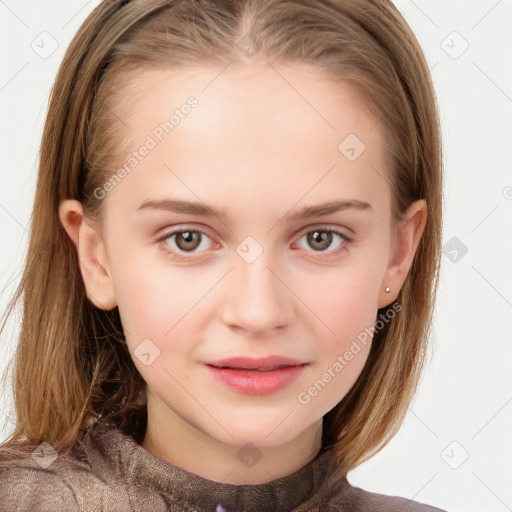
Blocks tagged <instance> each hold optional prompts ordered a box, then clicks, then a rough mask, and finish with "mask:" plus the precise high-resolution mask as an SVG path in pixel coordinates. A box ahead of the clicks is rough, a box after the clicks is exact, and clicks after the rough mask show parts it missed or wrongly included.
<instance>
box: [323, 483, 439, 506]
mask: <svg viewBox="0 0 512 512" xmlns="http://www.w3.org/2000/svg"><path fill="white" fill-rule="evenodd" d="M347 483H348V480H346V484H347ZM342 494H343V496H339V499H336V498H335V499H334V500H333V502H332V504H333V505H334V507H333V508H332V511H333V512H334V511H335V510H338V509H337V508H336V505H338V504H339V505H340V508H339V510H343V511H345V510H346V511H347V512H366V511H368V510H378V511H379V512H396V511H398V510H399V511H400V512H446V511H445V510H442V509H440V508H436V507H434V506H432V505H427V504H424V503H420V502H418V501H413V500H412V499H408V498H402V497H399V496H388V495H386V494H379V493H375V492H370V491H366V490H364V489H361V488H360V487H355V486H352V485H351V484H350V483H348V485H347V486H346V487H345V489H344V491H343V493H342Z"/></svg>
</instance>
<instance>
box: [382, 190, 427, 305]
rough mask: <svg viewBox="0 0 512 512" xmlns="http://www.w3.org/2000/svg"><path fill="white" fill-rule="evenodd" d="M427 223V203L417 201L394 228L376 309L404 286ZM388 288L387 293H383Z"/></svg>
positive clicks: (389, 301)
mask: <svg viewBox="0 0 512 512" xmlns="http://www.w3.org/2000/svg"><path fill="white" fill-rule="evenodd" d="M426 221H427V203H426V202H425V200H424V199H419V200H418V201H415V202H414V203H412V204H411V205H410V206H409V208H408V209H407V211H406V212H405V214H404V216H403V217H402V220H401V221H400V223H399V224H398V226H397V227H396V231H395V237H394V243H393V244H392V247H391V252H390V259H389V264H388V268H387V270H386V275H385V277H384V280H383V283H382V286H381V292H380V293H379V299H378V308H383V307H386V306H388V305H389V304H391V303H392V302H394V301H395V300H396V298H397V296H398V293H399V292H400V289H401V288H402V285H403V284H404V281H405V279H406V278H407V274H408V273H409V269H410V268H411V265H412V262H413V260H414V254H415V253H416V249H417V248H418V244H419V243H420V240H421V236H422V235H423V231H424V229H425V224H426ZM387 286H388V287H389V288H390V291H389V293H387V292H386V291H385V288H386V287H387Z"/></svg>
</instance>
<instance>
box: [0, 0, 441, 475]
mask: <svg viewBox="0 0 512 512" xmlns="http://www.w3.org/2000/svg"><path fill="white" fill-rule="evenodd" d="M244 38H245V41H249V42H250V44H253V48H255V49H257V51H255V53H254V54H253V55H248V54H247V52H244V51H242V49H243V41H244ZM240 41H242V44H241V43H240ZM251 59H252V61H253V62H256V61H257V60H260V61H261V62H265V61H266V62H269V63H270V62H272V63H276V64H279V63H284V64H289V63H292V64H293V63H294V62H295V63H309V64H311V65H313V66H315V67H316V68H317V69H318V70H322V71H324V72H326V73H327V74H328V76H329V77H331V78H332V79H333V80H337V81H340V82H341V81H347V82H349V83H350V84H352V85H354V86H355V87H357V88H358V90H359V91H360V93H361V95H362V97H364V99H365V102H366V104H367V106H368V108H369V109H371V111H372V112H373V113H374V114H375V116H376V118H377V119H378V120H379V122H380V123H382V127H383V133H384V134H385V139H386V148H387V155H388V158H389V161H390V162H391V169H392V173H391V174H392V178H391V183H390V184H391V187H392V192H393V220H394V221H395V222H396V221H398V220H399V219H400V218H401V216H402V215H403V213H404V212H405V210H406V209H407V207H408V206H409V205H410V204H411V203H412V202H413V201H415V200H417V199H425V200H426V203H427V219H426V226H425V230H424V233H423V236H422V238H421V240H420V244H419V247H418V249H417V251H416V254H415V258H414V261H413V264H412V267H411V269H410V272H409V274H408V276H407V278H406V280H405V283H404V285H403V287H402V289H401V290H400V293H399V295H398V297H397V303H399V304H400V306H401V310H400V312H399V313H397V314H394V317H393V318H392V320H390V321H387V322H386V323H385V326H384V327H383V328H382V329H379V330H378V331H376V332H375V335H374V338H373V342H372V346H371V350H370V354H369V357H368V360H367V362H366V365H365V367H364V368H363V371H362V373H361V374H360V376H359V378H358V379H357V381H356V383H355V384H354V386H353V387H352V388H351V389H350V391H349V392H348V394H347V395H346V396H345V397H344V398H343V400H341V402H340V403H339V404H338V405H337V406H336V407H334V409H332V410H331V411H330V412H329V413H328V414H326V416H325V417H324V433H323V441H324V444H325V445H328V446H332V447H333V448H334V449H335V451H336V453H337V455H338V459H339V463H340V471H342V472H344V473H346V472H348V471H349V470H350V469H352V468H354V467H355V466H357V465H358V464H360V463H361V462H362V461H364V460H365V459H367V458H368V457H370V456H371V455H373V454H374V453H376V452H377V451H379V450H380V449H381V448H382V447H383V446H385V445H386V444H387V442H388V441H389V440H390V439H391V437H392V436H393V435H394V434H395V433H396V431H397V430H398V428H399V426H400V424H401V422H402V420H403V418H404V415H405V413H406V411H407V407H408V404H409V403H410V400H411V399H412V397H413V394H414V393H415V391H416V388H417V384H418V381H419V377H420V374H421V370H422V368H423V366H424V363H425V360H426V355H427V348H428V342H429V335H430V327H431V323H432V315H433V307H434V300H435V294H436V292H437V286H438V274H439V264H440V247H441V227H442V202H443V201H442V144H441V133H440V126H439V117H438V110H437V104H436V98H435V92H434V88H433V85H432V81H431V77H430V71H429V68H428V66H427V63H426V59H425V57H424V55H423V52H422V50H421V48H420V45H419V43H418V41H417V39H416V38H415V36H414V34H413V33H412V31H411V29H410V27H409V26H408V24H407V23H406V21H405V20H404V19H403V17H402V15H401V14H400V13H399V11H398V10H397V9H396V7H395V6H394V5H393V4H392V3H391V1H388V0H356V1H354V0H173V1H171V0H133V1H121V0H105V1H103V2H102V3H101V4H100V5H98V6H97V7H96V8H95V9H94V10H93V11H92V13H91V14H90V15H89V16H88V17H87V19H86V20H85V22H84V23H83V24H82V26H81V27H80V29H79V30H78V32H77V34H76V35H75V37H74V39H73V40H72V42H71V44H70V46H69V48H68V49H67V51H66V54H65V56H64V60H63V62H62V64H61V66H60V69H59V71H58V74H57V77H56V80H55V83H54V85H53V89H52V92H51V97H50V102H49V108H48V113H47V118H46V123H45V126H44V133H43V138H42V143H41V150H40V167H39V174H38V180H37V188H36V195H35V202H34V215H33V217H32V224H31V230H30V241H29V247H28V253H27V256H26V262H25V267H24V272H23V276H22V278H21V282H20V284H19V287H18V289H17V292H16V294H15V296H14V297H13V299H12V300H11V303H10V304H9V309H8V312H7V316H9V315H10V314H11V312H12V310H13V308H14V306H15V304H16V303H17V302H18V301H19V300H20V299H21V298H22V299H23V317H22V323H21V332H20V338H19V343H18V345H17V350H16V353H15V358H14V374H13V381H12V391H13V396H14V406H15V412H16V416H17V418H16V420H17V421H16V426H15V429H14V432H13V433H12V434H11V436H10V438H9V439H8V440H7V441H6V443H10V442H13V443H14V442H15V441H18V442H20V441H23V442H25V441H26V442H31V443H36V444H37V443H39V442H42V441H46V442H48V443H49V444H51V445H52V446H53V448H54V449H55V450H57V451H59V450H62V449H67V448H69V447H71V446H72V445H73V444H74V443H75V442H76V441H77V440H78V439H79V438H80V437H81V435H82V434H84V433H86V432H87V431H88V429H90V428H91V426H92V425H93V424H95V422H98V421H100V422H101V421H109V422H111V423H113V424H115V425H116V426H118V427H119V428H121V429H122V430H123V431H125V432H127V433H129V434H130V435H132V436H133V437H134V438H135V439H137V440H138V441H139V442H140V440H141V439H142V438H143V435H144V429H145V425H146V421H147V416H146V415H147V411H146V398H147V396H146V384H145V382H144V380H143V379H142V377H141V375H140V374H139V372H138V371H137V369H136V367H135V365H134V364H133V362H132V359H131V357H130V354H129V352H128V349H127V346H126V341H125V337H124V334H123V330H122V325H121V322H120V317H119V312H118V309H117V308H114V309H113V310H110V311H105V310H102V309H98V308H96V307H95V306H94V305H93V304H92V303H91V302H90V301H89V299H88V298H87V295H86V291H85V287H84V283H83V280H82V277H81V273H80V269H79V266H78V258H77V253H76V250H75V247H74V245H73V243H72V242H71V240H70V239H69V237H68V236H67V234H66V232H65V230H64V229H63V227H62V225H61V223H60V221H59V217H58V207H59V204H60V202H61V201H62V200H64V199H77V200H79V201H81V202H82V204H83V205H84V210H85V213H86V215H87V216H88V217H89V218H91V219H96V220H97V221H98V223H99V225H101V218H102V211H101V207H102V204H103V201H101V199H99V198H98V197H96V195H95V194H94V191H95V189H97V187H101V185H102V184H104V183H105V182H106V181H107V180H108V178H109V177H110V176H111V175H112V174H113V170H114V169H115V168H116V165H119V163H120V162H119V160H118V159H119V155H120V154H122V151H121V148H123V142H124V141H125V138H123V132H122V129H121V126H120V121H119V118H118V113H116V111H115V108H116V106H119V105H120V104H122V96H120V95H122V92H120V91H122V86H123V85H126V84H128V85H129V78H130V73H132V72H134V70H140V69H141V68H142V67H146V68H147V67H153V68H169V69H175V68H177V67H179V66H187V67H191V66H202V65H206V64H208V65H214V66H218V69H219V71H220V70H222V69H223V68H224V67H225V66H227V65H233V66H234V65H237V64H247V62H248V61H249V60H251ZM391 308H392V306H391V305H390V306H388V307H386V308H382V309H381V310H379V311H378V314H379V315H386V314H387V313H389V312H390V311H391ZM393 312H395V311H394V310H393ZM387 318H391V316H390V315H388V316H387ZM4 326H5V321H4V323H3V325H2V330H3V328H4ZM4 378H5V376H4Z"/></svg>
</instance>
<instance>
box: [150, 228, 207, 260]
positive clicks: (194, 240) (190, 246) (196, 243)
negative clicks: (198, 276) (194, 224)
mask: <svg viewBox="0 0 512 512" xmlns="http://www.w3.org/2000/svg"><path fill="white" fill-rule="evenodd" d="M172 239H174V241H173V243H169V242H168V240H172ZM206 239H208V240H210V242H212V240H211V239H210V237H209V236H208V235H206V233H204V232H203V231H200V230H197V229H182V230H176V231H172V232H170V233H167V234H165V235H164V236H163V237H161V238H159V240H158V241H160V242H162V244H163V248H164V250H165V251H167V252H169V253H171V254H175V253H178V254H179V253H194V252H202V251H201V250H196V249H200V248H202V249H207V248H208V247H211V245H212V244H213V242H212V243H211V244H210V245H208V244H206V245H207V247H204V246H205V244H204V243H203V242H204V241H205V240H206Z"/></svg>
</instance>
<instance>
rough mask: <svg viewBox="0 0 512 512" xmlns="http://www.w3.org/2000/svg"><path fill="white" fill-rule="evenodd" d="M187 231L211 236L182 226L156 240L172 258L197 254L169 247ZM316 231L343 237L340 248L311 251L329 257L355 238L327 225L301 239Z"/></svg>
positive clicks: (337, 253) (343, 249)
mask: <svg viewBox="0 0 512 512" xmlns="http://www.w3.org/2000/svg"><path fill="white" fill-rule="evenodd" d="M187 231H191V232H193V233H200V234H201V235H204V236H206V237H207V238H210V237H209V236H208V235H207V234H206V233H205V232H204V231H202V230H200V229H187V228H181V229H176V230H174V231H170V232H169V233H166V234H165V235H163V236H162V237H160V238H158V239H157V240H156V242H159V243H160V245H161V246H162V250H163V251H164V252H165V253H167V254H168V255H169V256H171V258H179V257H180V256H183V255H187V254H191V255H192V254H195V252H190V253H187V252H178V253H177V252H176V251H175V250H172V249H170V248H169V244H167V243H166V240H168V239H169V238H171V237H172V236H173V235H176V234H178V233H185V232H187ZM314 231H320V232H321V233H334V234H335V235H338V236H340V237H341V238H342V239H343V242H342V244H341V245H340V246H339V247H338V248H336V249H334V250H332V251H310V252H317V253H318V254H323V253H325V254H327V256H326V257H327V258H329V257H335V256H338V255H339V254H340V253H341V252H343V251H345V250H347V246H348V245H350V244H351V243H352V241H353V239H352V238H351V237H348V236H347V235H346V234H345V233H343V232H342V231H339V230H337V229H334V228H326V227H317V228H314V229H311V230H309V231H306V232H305V233H303V234H302V235H301V237H300V238H299V240H300V239H302V238H303V237H304V236H305V235H308V234H309V233H312V232H314ZM210 240H211V238H210Z"/></svg>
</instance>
